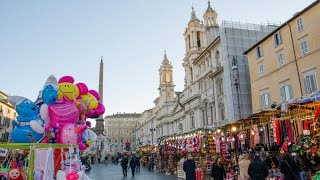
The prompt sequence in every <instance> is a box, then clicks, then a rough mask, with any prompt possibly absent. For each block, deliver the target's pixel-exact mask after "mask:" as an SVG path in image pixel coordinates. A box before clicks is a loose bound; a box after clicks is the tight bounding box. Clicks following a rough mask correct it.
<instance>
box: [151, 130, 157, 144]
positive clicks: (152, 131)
mask: <svg viewBox="0 0 320 180" xmlns="http://www.w3.org/2000/svg"><path fill="white" fill-rule="evenodd" d="M155 130H156V129H155V128H151V129H150V132H151V144H152V145H153V133H154V131H155Z"/></svg>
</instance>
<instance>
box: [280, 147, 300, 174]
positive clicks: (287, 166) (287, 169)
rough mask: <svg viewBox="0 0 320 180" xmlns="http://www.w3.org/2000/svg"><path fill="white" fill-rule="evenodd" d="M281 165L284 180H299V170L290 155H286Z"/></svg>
mask: <svg viewBox="0 0 320 180" xmlns="http://www.w3.org/2000/svg"><path fill="white" fill-rule="evenodd" d="M282 160H283V161H282V162H281V163H280V171H281V173H282V174H283V175H284V178H283V179H284V180H299V169H298V166H297V165H296V163H295V162H294V160H293V158H292V157H291V155H290V154H289V153H285V154H284V155H283V157H282Z"/></svg>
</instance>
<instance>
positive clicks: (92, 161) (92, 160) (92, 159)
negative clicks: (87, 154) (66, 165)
mask: <svg viewBox="0 0 320 180" xmlns="http://www.w3.org/2000/svg"><path fill="white" fill-rule="evenodd" d="M91 164H94V157H93V156H91Z"/></svg>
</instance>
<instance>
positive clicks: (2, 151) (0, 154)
mask: <svg viewBox="0 0 320 180" xmlns="http://www.w3.org/2000/svg"><path fill="white" fill-rule="evenodd" d="M7 154H8V149H4V148H0V157H6V156H7Z"/></svg>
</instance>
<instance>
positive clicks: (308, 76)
mask: <svg viewBox="0 0 320 180" xmlns="http://www.w3.org/2000/svg"><path fill="white" fill-rule="evenodd" d="M303 81H304V88H305V91H306V94H311V93H313V92H315V91H317V90H318V86H317V80H316V73H315V71H310V72H307V73H305V74H304V79H303Z"/></svg>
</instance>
